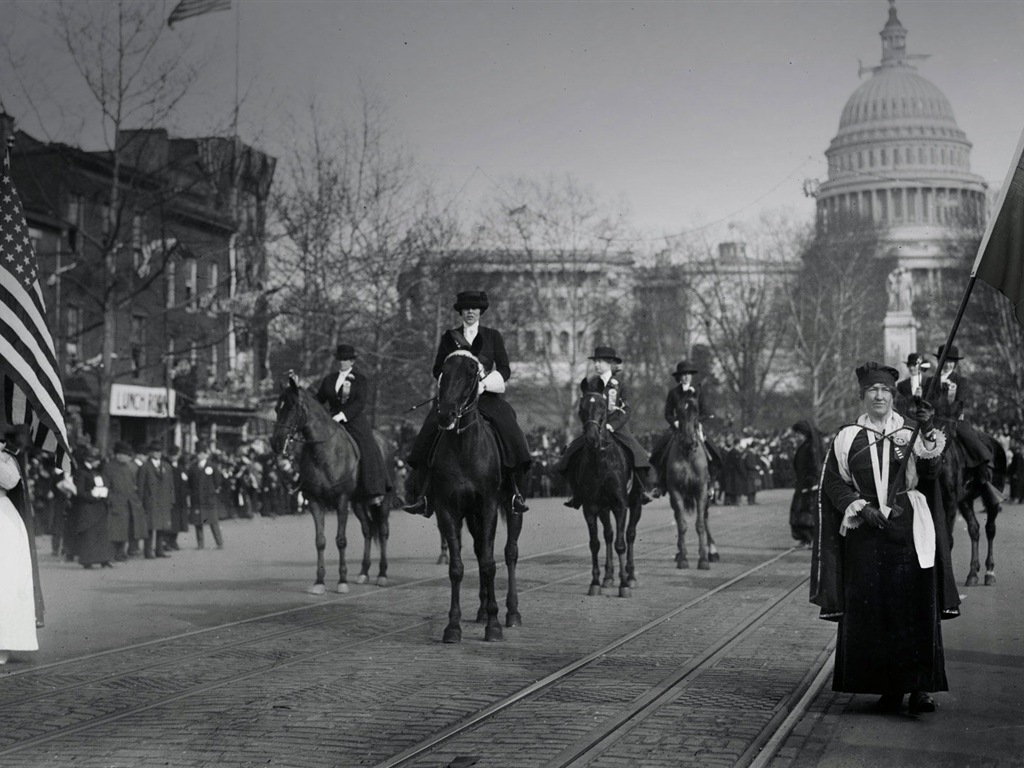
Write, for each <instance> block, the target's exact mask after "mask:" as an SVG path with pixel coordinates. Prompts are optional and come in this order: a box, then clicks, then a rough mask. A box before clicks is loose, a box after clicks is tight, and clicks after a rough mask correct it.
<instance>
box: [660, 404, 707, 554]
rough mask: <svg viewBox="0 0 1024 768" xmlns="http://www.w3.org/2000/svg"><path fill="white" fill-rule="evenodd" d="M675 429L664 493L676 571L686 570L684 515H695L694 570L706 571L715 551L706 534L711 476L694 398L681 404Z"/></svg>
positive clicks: (666, 469) (666, 470)
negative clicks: (673, 531) (672, 524)
mask: <svg viewBox="0 0 1024 768" xmlns="http://www.w3.org/2000/svg"><path fill="white" fill-rule="evenodd" d="M682 406H683V408H682V419H681V420H680V422H679V428H678V429H673V430H672V437H671V442H670V443H669V446H668V451H667V457H666V461H665V489H666V491H668V496H669V501H671V502H672V511H673V512H675V518H676V568H689V567H690V564H689V562H688V561H687V559H686V514H693V515H696V520H695V525H696V528H697V568H699V569H700V570H702V571H706V570H708V569H709V568H710V567H711V566H710V563H712V562H714V561H717V560H718V550H717V549H716V548H715V542H714V540H713V539H712V538H711V531H710V530H708V503H709V500H710V498H711V495H710V489H711V472H710V469H709V466H708V458H707V454H706V453H705V451H704V446H703V445H701V442H700V437H699V432H698V430H699V428H700V422H699V418H700V412H699V409H698V407H697V401H696V399H695V398H685V399H684V400H683V401H682Z"/></svg>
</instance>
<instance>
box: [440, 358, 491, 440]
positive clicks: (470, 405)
mask: <svg viewBox="0 0 1024 768" xmlns="http://www.w3.org/2000/svg"><path fill="white" fill-rule="evenodd" d="M451 357H468V358H470V359H471V360H473V361H475V362H476V364H477V380H478V381H483V378H484V376H483V366H482V365H481V364H480V360H479V359H478V358H477V356H476V355H474V354H473V353H472V352H470V351H469V350H465V349H456V350H455V351H454V352H451V353H449V354H448V357H446V358H445V359H444V360H445V362H448V359H449V358H451ZM442 365H443V363H442ZM443 375H444V374H443V373H442V374H441V376H443ZM437 381H438V389H439V390H440V383H441V377H440V376H439V377H438V380H437ZM479 405H480V388H479V387H473V389H472V394H470V396H469V399H467V400H466V401H465V402H464V403H462V404H460V405H458V406H456V408H455V421H454V422H453V424H452V425H451V426H450V427H441V429H443V430H445V431H446V432H450V431H451V430H453V429H454V430H455V434H456V435H461V434H462V433H463V432H465V431H466V430H467V429H469V428H470V427H471V426H473V425H474V424H475V423H476V421H477V418H478V417H479V413H480V412H479V410H478V408H477V406H479ZM468 413H473V414H474V418H473V420H472V421H470V422H468V423H467V424H465V425H462V426H459V425H460V424H461V423H462V417H463V416H465V415H466V414H468Z"/></svg>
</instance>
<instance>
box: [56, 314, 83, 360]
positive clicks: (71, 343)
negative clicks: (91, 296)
mask: <svg viewBox="0 0 1024 768" xmlns="http://www.w3.org/2000/svg"><path fill="white" fill-rule="evenodd" d="M58 309H59V308H58ZM64 328H65V332H64V353H65V354H66V355H67V359H68V363H69V364H73V363H77V362H79V361H80V360H81V359H82V353H83V350H82V308H81V307H79V306H76V305H74V304H69V305H68V306H67V307H66V308H65V310H64Z"/></svg>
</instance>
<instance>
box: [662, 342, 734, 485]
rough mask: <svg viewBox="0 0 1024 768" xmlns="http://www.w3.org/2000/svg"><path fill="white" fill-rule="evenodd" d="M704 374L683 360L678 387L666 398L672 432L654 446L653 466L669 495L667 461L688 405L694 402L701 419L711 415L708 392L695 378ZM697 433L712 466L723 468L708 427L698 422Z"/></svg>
mask: <svg viewBox="0 0 1024 768" xmlns="http://www.w3.org/2000/svg"><path fill="white" fill-rule="evenodd" d="M698 373H700V371H699V370H698V369H697V367H696V366H695V365H692V364H691V363H690V361H689V360H682V361H680V362H679V364H678V365H676V369H675V371H674V372H673V373H672V378H674V379H675V380H676V381H677V382H678V384H677V386H674V387H672V389H670V390H669V391H668V394H667V395H666V396H665V421H667V422H668V425H669V427H671V429H670V430H669V431H668V432H666V433H665V434H663V435H661V436H660V437H659V438H658V440H657V442H655V444H654V450H652V451H651V465H652V466H653V467H654V469H655V471H656V472H657V474H658V481H659V483H660V484H661V488H660V490H661V492H662V493H664V492H665V490H666V489H665V487H664V484H665V477H666V476H667V473H666V472H665V462H666V461H667V460H668V448H669V443H671V441H672V437H673V435H674V434H675V431H676V430H678V429H679V424H680V422H681V421H683V420H684V416H683V410H684V403H686V402H687V401H691V402H693V403H695V404H696V406H697V417H698V419H704V418H706V417H707V416H708V415H709V414H708V408H707V404H706V403H705V401H704V390H703V388H702V387H701V385H700V383H698V382H694V380H693V377H694V376H695V375H696V374H698ZM697 434H698V437H699V439H700V443H701V446H702V447H703V449H704V451H705V452H706V454H707V457H708V466H710V467H712V468H717V467H719V466H721V463H722V461H721V457H720V456H719V454H718V450H717V449H716V448H715V447H714V446H713V445H712V444H711V442H710V441H709V440H708V439H707V437H706V436H705V435H704V426H703V425H702V424H701V423H700V421H698V423H697Z"/></svg>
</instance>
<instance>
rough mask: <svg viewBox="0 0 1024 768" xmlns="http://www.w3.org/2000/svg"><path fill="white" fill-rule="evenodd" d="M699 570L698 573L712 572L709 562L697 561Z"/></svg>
mask: <svg viewBox="0 0 1024 768" xmlns="http://www.w3.org/2000/svg"><path fill="white" fill-rule="evenodd" d="M697 570H698V571H710V570H711V563H709V562H708V561H707V560H698V561H697Z"/></svg>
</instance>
